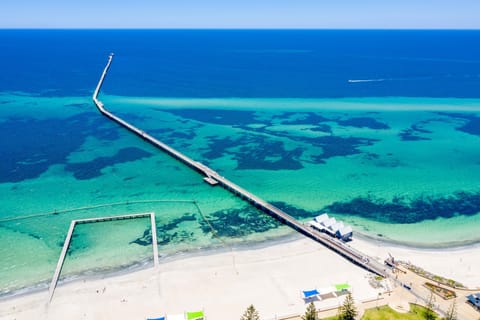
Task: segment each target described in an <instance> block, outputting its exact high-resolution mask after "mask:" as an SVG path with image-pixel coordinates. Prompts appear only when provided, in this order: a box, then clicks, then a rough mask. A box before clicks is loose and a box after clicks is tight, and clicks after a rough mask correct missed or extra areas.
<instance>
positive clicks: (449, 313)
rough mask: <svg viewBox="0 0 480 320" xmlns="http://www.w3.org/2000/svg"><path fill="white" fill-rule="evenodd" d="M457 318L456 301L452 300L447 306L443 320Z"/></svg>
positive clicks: (455, 319)
mask: <svg viewBox="0 0 480 320" xmlns="http://www.w3.org/2000/svg"><path fill="white" fill-rule="evenodd" d="M457 319H458V318H457V302H456V301H455V300H453V301H452V304H451V305H450V307H448V310H447V314H446V316H445V320H457Z"/></svg>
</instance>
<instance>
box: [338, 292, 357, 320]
mask: <svg viewBox="0 0 480 320" xmlns="http://www.w3.org/2000/svg"><path fill="white" fill-rule="evenodd" d="M357 314H358V312H357V308H356V307H355V302H354V301H353V296H352V293H351V292H350V291H349V292H348V293H347V296H346V297H345V301H344V302H343V305H342V306H341V307H340V309H339V315H338V319H339V320H355V317H356V316H357Z"/></svg>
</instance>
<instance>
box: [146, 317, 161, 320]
mask: <svg viewBox="0 0 480 320" xmlns="http://www.w3.org/2000/svg"><path fill="white" fill-rule="evenodd" d="M147 320H165V317H160V318H147Z"/></svg>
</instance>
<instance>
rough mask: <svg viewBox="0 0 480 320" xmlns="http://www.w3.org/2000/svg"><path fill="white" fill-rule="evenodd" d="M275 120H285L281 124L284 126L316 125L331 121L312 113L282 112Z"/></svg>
mask: <svg viewBox="0 0 480 320" xmlns="http://www.w3.org/2000/svg"><path fill="white" fill-rule="evenodd" d="M275 118H280V119H282V118H283V119H285V118H286V120H283V121H282V122H281V123H282V124H286V125H302V124H307V125H318V124H321V123H323V122H330V121H333V120H332V119H329V118H325V117H324V116H322V115H320V114H318V113H314V112H283V113H282V114H281V115H279V116H276V117H275Z"/></svg>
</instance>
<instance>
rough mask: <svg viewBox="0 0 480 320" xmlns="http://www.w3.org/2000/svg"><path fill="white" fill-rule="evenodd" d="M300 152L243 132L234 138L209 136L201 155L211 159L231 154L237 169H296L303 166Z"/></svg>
mask: <svg viewBox="0 0 480 320" xmlns="http://www.w3.org/2000/svg"><path fill="white" fill-rule="evenodd" d="M302 153H303V151H302V149H301V148H296V149H294V150H285V148H284V144H283V142H281V141H276V140H268V139H265V138H264V137H262V136H257V135H249V134H245V135H242V136H240V138H235V139H234V138H230V137H227V138H215V137H210V139H209V150H208V151H206V152H204V153H203V157H204V158H206V159H210V160H211V159H217V158H220V157H222V156H224V155H225V154H227V155H232V156H233V158H234V159H235V160H236V161H237V169H263V170H281V169H283V170H296V169H301V168H303V166H302V164H301V162H300V161H299V157H300V156H301V155H302ZM272 158H273V159H275V160H271V159H272Z"/></svg>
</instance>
